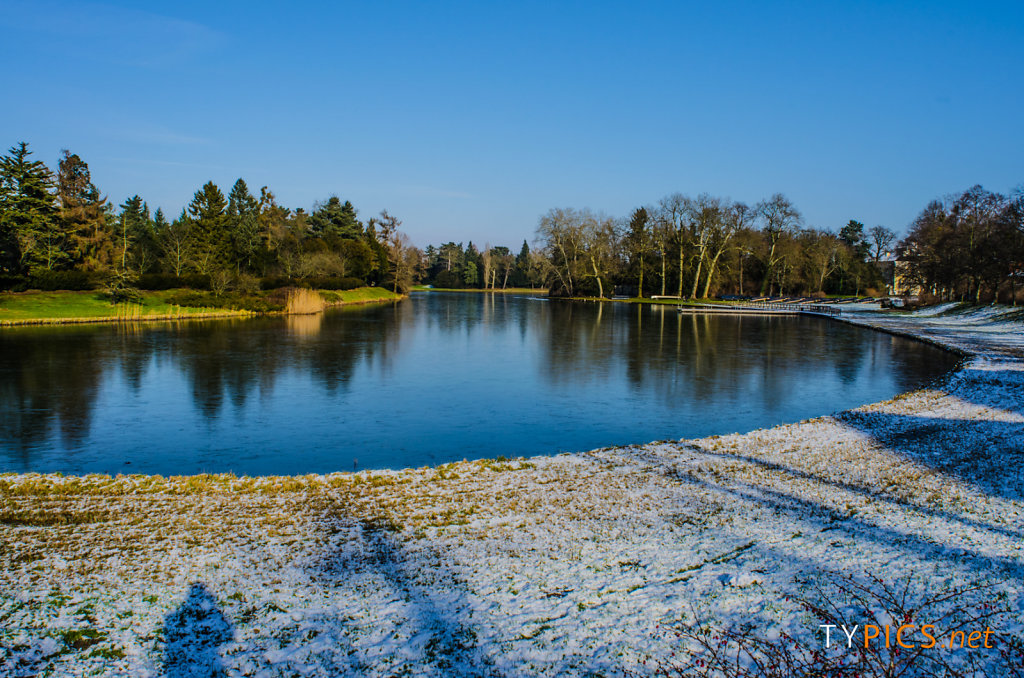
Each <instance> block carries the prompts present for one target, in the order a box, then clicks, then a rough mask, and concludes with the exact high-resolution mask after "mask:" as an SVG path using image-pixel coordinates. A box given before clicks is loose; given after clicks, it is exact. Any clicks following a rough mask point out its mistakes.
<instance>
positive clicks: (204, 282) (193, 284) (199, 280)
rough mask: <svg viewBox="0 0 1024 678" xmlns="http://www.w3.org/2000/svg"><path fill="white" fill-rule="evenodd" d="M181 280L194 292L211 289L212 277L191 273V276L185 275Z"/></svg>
mask: <svg viewBox="0 0 1024 678" xmlns="http://www.w3.org/2000/svg"><path fill="white" fill-rule="evenodd" d="M179 280H181V282H182V283H183V284H184V286H185V287H190V288H192V289H194V290H208V289H210V276H208V275H203V274H202V273H190V274H189V275H183V276H181V277H180V278H179Z"/></svg>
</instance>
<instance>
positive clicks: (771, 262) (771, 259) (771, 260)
mask: <svg viewBox="0 0 1024 678" xmlns="http://www.w3.org/2000/svg"><path fill="white" fill-rule="evenodd" d="M774 268H775V242H774V241H773V242H772V248H771V249H770V250H768V268H767V270H765V272H764V281H763V282H762V283H761V296H762V297H763V296H764V293H765V290H767V289H768V288H769V286H770V285H771V282H770V281H771V279H772V269H774Z"/></svg>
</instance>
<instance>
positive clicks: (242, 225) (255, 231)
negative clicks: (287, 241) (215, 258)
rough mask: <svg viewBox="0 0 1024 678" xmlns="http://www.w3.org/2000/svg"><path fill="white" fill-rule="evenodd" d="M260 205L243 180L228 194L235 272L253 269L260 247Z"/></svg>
mask: <svg viewBox="0 0 1024 678" xmlns="http://www.w3.org/2000/svg"><path fill="white" fill-rule="evenodd" d="M259 213H260V205H259V201H257V200H256V198H255V197H253V195H252V194H251V193H250V192H249V187H248V186H246V184H245V181H244V180H243V179H239V180H238V181H236V182H235V185H234V186H232V187H231V193H229V194H228V207H227V221H228V230H229V231H230V237H231V252H230V255H231V256H230V258H231V260H232V262H231V263H233V264H234V267H235V271H236V272H238V273H240V272H241V271H242V269H246V270H249V269H251V268H252V267H253V262H254V259H255V257H256V253H257V251H258V250H259V246H260V225H259Z"/></svg>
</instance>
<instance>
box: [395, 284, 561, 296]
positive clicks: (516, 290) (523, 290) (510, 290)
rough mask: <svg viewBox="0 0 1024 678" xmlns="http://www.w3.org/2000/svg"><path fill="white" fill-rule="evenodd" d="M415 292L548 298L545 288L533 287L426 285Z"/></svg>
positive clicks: (416, 287) (416, 288)
mask: <svg viewBox="0 0 1024 678" xmlns="http://www.w3.org/2000/svg"><path fill="white" fill-rule="evenodd" d="M412 289H413V291H414V292H466V293H473V292H476V293H486V294H534V295H543V296H545V297H546V296H547V295H548V291H547V290H546V289H543V288H536V289H535V288H533V287H506V288H504V289H489V290H483V289H477V288H475V287H427V286H425V285H415V286H413V288H412Z"/></svg>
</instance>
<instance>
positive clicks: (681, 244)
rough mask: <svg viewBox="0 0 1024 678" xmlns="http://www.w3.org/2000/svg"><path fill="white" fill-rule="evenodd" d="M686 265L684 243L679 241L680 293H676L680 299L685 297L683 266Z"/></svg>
mask: <svg viewBox="0 0 1024 678" xmlns="http://www.w3.org/2000/svg"><path fill="white" fill-rule="evenodd" d="M684 265H685V257H684V256H683V243H682V241H680V243H679V293H678V294H677V295H676V296H678V297H679V298H680V299H682V298H683V266H684Z"/></svg>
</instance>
